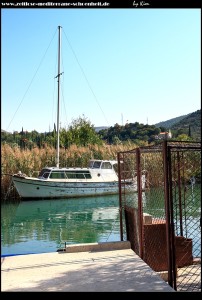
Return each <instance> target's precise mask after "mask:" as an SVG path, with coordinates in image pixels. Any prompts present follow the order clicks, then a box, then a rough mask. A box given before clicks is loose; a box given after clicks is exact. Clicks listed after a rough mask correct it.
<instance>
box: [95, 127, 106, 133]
mask: <svg viewBox="0 0 202 300" xmlns="http://www.w3.org/2000/svg"><path fill="white" fill-rule="evenodd" d="M107 128H109V126H99V127H95V131H96V132H99V131H100V130H103V129H107Z"/></svg>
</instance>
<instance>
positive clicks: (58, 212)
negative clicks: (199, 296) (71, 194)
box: [1, 187, 201, 256]
mask: <svg viewBox="0 0 202 300" xmlns="http://www.w3.org/2000/svg"><path fill="white" fill-rule="evenodd" d="M188 192H189V194H190V195H188V199H189V200H190V201H189V202H188V205H189V216H187V220H188V221H189V222H190V229H191V231H190V232H189V233H188V237H189V238H192V239H193V248H194V249H193V251H194V252H195V253H196V256H200V254H199V252H200V253H201V244H200V245H199V243H201V242H200V241H201V238H200V236H201V229H200V226H199V219H200V216H201V200H200V199H201V196H200V193H201V187H200V188H199V187H195V189H194V191H193V193H192V191H191V189H190V190H189V191H188ZM130 201H132V205H135V206H136V204H135V203H137V194H133V195H132V197H131V199H130ZM143 211H144V212H147V213H150V214H151V215H152V216H154V217H159V218H165V207H164V199H163V191H162V189H161V190H159V189H152V190H150V191H148V192H146V193H144V194H143ZM186 222H187V221H186ZM120 240H121V239H120V215H119V196H118V195H113V196H103V197H92V198H91V197H88V198H80V199H62V200H41V201H38V200H37V201H22V202H20V203H16V204H15V203H7V204H2V205H1V255H2V256H4V255H16V254H18V255H19V254H29V253H47V252H56V251H57V250H58V249H59V248H63V247H64V246H65V243H66V244H77V243H94V242H111V241H120Z"/></svg>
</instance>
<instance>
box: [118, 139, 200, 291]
mask: <svg viewBox="0 0 202 300" xmlns="http://www.w3.org/2000/svg"><path fill="white" fill-rule="evenodd" d="M184 149H186V150H189V151H195V150H196V151H201V144H200V142H181V141H180V142H178V141H176V142H168V141H163V143H162V145H159V146H153V147H150V146H148V147H143V148H135V149H133V150H130V151H125V152H119V153H118V154H117V158H118V172H119V207H120V233H121V240H123V228H124V224H123V215H124V211H125V210H126V207H125V197H126V194H125V189H124V184H123V183H124V180H125V178H124V176H125V175H123V174H125V172H124V171H123V170H122V171H121V161H122V162H125V159H126V155H128V154H129V155H133V158H132V159H133V160H135V163H134V166H135V168H136V172H137V184H138V191H137V195H138V218H137V219H138V226H139V231H138V234H139V249H138V251H137V254H138V255H139V256H140V257H141V258H142V259H144V253H143V239H144V232H143V207H142V186H141V174H142V169H141V166H142V162H141V154H144V153H150V152H154V153H155V152H161V153H162V161H163V179H164V202H165V219H166V244H167V266H168V279H167V281H168V284H169V285H170V286H171V287H173V288H174V289H175V290H177V265H176V249H175V232H174V218H175V216H174V208H173V194H172V180H173V178H172V168H173V164H172V159H171V154H172V153H173V151H176V152H177V151H183V150H184ZM124 165H125V164H124V163H123V166H124ZM134 166H133V167H134ZM126 225H127V224H126ZM126 227H127V226H126ZM126 231H127V230H126ZM126 234H127V239H128V232H126ZM133 250H134V249H133ZM135 252H136V251H135Z"/></svg>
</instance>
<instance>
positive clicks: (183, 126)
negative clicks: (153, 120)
mask: <svg viewBox="0 0 202 300" xmlns="http://www.w3.org/2000/svg"><path fill="white" fill-rule="evenodd" d="M170 129H171V130H172V131H173V130H177V131H178V132H179V131H181V132H182V133H185V134H187V135H190V136H191V137H192V138H194V139H197V140H198V139H200V140H201V110H197V111H195V112H193V113H191V114H188V115H187V116H186V117H185V118H183V119H181V120H180V121H179V122H177V123H175V124H173V125H172V126H171V128H170Z"/></svg>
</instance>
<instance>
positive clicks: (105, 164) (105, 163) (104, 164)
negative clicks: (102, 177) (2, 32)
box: [101, 162, 112, 169]
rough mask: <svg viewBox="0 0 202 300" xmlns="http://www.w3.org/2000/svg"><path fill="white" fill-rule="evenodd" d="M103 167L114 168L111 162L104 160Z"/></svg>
mask: <svg viewBox="0 0 202 300" xmlns="http://www.w3.org/2000/svg"><path fill="white" fill-rule="evenodd" d="M101 169H112V165H111V164H110V162H103V163H102V167H101Z"/></svg>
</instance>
